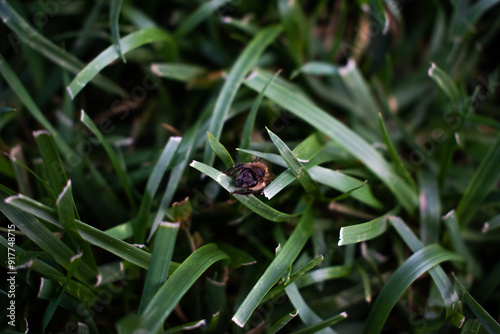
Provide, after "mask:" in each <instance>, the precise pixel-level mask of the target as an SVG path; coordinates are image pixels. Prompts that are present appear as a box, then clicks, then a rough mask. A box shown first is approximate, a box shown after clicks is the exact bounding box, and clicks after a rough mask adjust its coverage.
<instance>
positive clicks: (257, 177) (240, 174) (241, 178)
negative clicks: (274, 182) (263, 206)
mask: <svg viewBox="0 0 500 334" xmlns="http://www.w3.org/2000/svg"><path fill="white" fill-rule="evenodd" d="M236 159H237V160H238V158H236ZM224 174H226V175H228V176H231V177H233V176H234V175H236V174H237V176H236V180H235V181H234V185H235V186H236V187H237V188H240V190H235V191H232V192H231V194H240V195H250V194H257V193H260V194H262V193H263V192H264V188H265V187H266V186H267V185H268V184H269V182H271V173H270V172H269V166H268V165H266V164H265V163H263V162H262V161H260V159H259V160H256V161H254V162H248V163H246V164H242V163H241V162H240V161H239V160H238V163H237V164H236V165H234V166H233V167H231V168H229V169H227V170H225V171H224Z"/></svg>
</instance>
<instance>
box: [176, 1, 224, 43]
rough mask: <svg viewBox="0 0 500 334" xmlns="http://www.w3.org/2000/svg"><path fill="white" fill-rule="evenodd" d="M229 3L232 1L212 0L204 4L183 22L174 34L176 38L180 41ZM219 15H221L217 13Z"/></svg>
mask: <svg viewBox="0 0 500 334" xmlns="http://www.w3.org/2000/svg"><path fill="white" fill-rule="evenodd" d="M228 2H230V0H211V1H207V2H204V3H203V4H202V5H201V6H200V7H198V9H196V10H195V11H194V12H193V13H192V14H191V15H189V16H188V17H187V18H185V19H184V20H182V23H181V24H180V25H179V27H178V28H177V30H176V31H175V32H174V37H175V38H176V39H178V40H179V39H180V38H182V37H183V36H184V35H186V34H188V33H190V32H191V31H192V30H193V29H194V28H196V27H197V26H198V25H199V24H200V23H201V22H203V21H204V20H206V19H207V18H208V17H210V16H211V15H212V14H213V13H214V12H217V10H218V9H219V8H220V7H222V6H224V5H225V4H226V3H228ZM217 14H219V13H218V12H217ZM219 15H220V14H219Z"/></svg>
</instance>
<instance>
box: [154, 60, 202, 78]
mask: <svg viewBox="0 0 500 334" xmlns="http://www.w3.org/2000/svg"><path fill="white" fill-rule="evenodd" d="M150 68H151V72H153V73H154V74H156V75H157V76H159V77H162V78H167V79H172V80H178V81H182V82H189V81H190V80H193V79H195V78H197V77H200V76H202V75H203V74H206V73H207V69H206V68H204V67H201V66H196V65H190V64H181V63H153V64H151V65H150Z"/></svg>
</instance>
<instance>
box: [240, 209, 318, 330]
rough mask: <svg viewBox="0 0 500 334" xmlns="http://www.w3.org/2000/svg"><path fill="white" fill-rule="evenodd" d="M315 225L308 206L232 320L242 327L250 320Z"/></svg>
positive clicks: (294, 257)
mask: <svg viewBox="0 0 500 334" xmlns="http://www.w3.org/2000/svg"><path fill="white" fill-rule="evenodd" d="M312 226H313V219H312V212H311V207H310V206H308V207H307V208H306V210H305V211H304V213H303V214H302V217H301V218H300V221H299V223H298V224H297V227H296V228H295V230H294V231H293V232H292V234H291V235H290V238H289V239H288V240H287V241H286V243H285V245H284V246H283V247H282V248H281V251H280V252H278V254H277V255H276V257H275V258H274V259H273V261H272V262H271V264H270V265H269V267H267V269H266V271H265V272H264V274H263V275H262V276H261V277H260V278H259V280H258V282H257V283H255V285H254V287H253V288H252V290H251V291H250V293H249V294H248V295H247V296H246V298H245V300H244V301H243V303H242V304H241V305H240V306H239V307H238V310H237V311H236V313H235V314H234V316H233V318H232V320H233V321H234V322H235V323H236V324H237V325H238V326H240V327H243V326H244V325H245V323H246V322H247V321H248V319H249V318H250V316H251V315H252V312H253V311H254V310H255V309H256V308H257V306H259V304H260V303H261V301H262V299H263V298H264V296H265V295H266V294H267V292H268V291H269V290H270V289H271V288H272V286H273V285H274V284H275V283H276V282H277V281H278V280H279V279H280V278H281V276H282V275H283V274H285V273H286V271H287V270H288V268H289V267H290V266H291V265H292V263H293V261H294V260H295V259H296V258H297V256H298V255H299V253H300V251H301V250H302V248H303V247H304V245H305V243H306V242H307V240H308V239H309V236H310V235H311V231H312Z"/></svg>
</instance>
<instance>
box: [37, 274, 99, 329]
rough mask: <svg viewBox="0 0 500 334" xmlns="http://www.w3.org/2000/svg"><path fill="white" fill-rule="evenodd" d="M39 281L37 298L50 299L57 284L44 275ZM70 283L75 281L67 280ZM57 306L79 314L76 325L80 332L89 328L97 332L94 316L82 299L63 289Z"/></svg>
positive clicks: (54, 292) (69, 284)
mask: <svg viewBox="0 0 500 334" xmlns="http://www.w3.org/2000/svg"><path fill="white" fill-rule="evenodd" d="M40 281H41V283H40V289H39V291H38V298H40V299H47V300H52V299H53V298H54V295H55V294H56V292H57V290H58V287H57V286H58V284H57V283H55V282H54V281H53V280H50V279H47V278H45V277H42V278H41V279H40ZM71 283H75V281H69V283H68V285H67V286H71ZM94 298H97V297H94ZM93 300H95V299H93ZM59 306H60V307H62V308H64V309H66V310H68V311H69V312H71V313H73V314H78V315H79V319H81V320H80V321H79V322H78V327H79V329H81V330H82V332H88V329H89V328H90V332H91V333H97V332H99V330H98V329H97V326H96V324H95V322H94V318H93V317H92V314H91V313H90V311H89V308H88V307H87V306H86V305H84V304H82V301H81V300H79V299H78V298H75V297H74V296H72V295H71V294H70V293H68V292H67V291H64V292H63V293H62V294H61V298H60V302H59Z"/></svg>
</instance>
